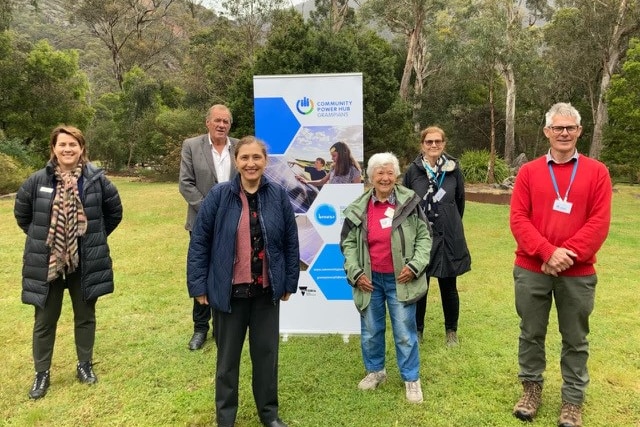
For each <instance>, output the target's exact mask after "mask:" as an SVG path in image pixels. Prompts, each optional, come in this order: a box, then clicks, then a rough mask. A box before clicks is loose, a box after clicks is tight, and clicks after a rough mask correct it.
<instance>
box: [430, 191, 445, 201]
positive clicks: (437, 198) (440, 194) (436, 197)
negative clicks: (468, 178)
mask: <svg viewBox="0 0 640 427" xmlns="http://www.w3.org/2000/svg"><path fill="white" fill-rule="evenodd" d="M445 194H447V192H446V191H444V188H441V189H439V190H438V192H437V193H436V194H434V195H433V201H434V202H439V201H440V200H441V199H442V198H443V197H444V195H445Z"/></svg>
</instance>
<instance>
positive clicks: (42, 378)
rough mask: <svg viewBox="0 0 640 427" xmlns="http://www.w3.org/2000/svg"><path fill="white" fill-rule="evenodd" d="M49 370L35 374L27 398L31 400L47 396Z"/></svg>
mask: <svg viewBox="0 0 640 427" xmlns="http://www.w3.org/2000/svg"><path fill="white" fill-rule="evenodd" d="M49 381H50V380H49V370H48V369H47V370H46V371H42V372H36V378H35V379H34V380H33V385H32V386H31V390H29V397H30V398H31V399H40V398H41V397H44V395H45V394H47V390H49Z"/></svg>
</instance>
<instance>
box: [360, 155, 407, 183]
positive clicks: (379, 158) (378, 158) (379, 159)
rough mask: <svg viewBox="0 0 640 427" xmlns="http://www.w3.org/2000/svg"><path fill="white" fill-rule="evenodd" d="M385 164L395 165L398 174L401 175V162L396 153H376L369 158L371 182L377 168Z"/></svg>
mask: <svg viewBox="0 0 640 427" xmlns="http://www.w3.org/2000/svg"><path fill="white" fill-rule="evenodd" d="M384 166H393V170H394V172H395V173H396V176H398V175H400V163H399V162H398V158H397V157H396V156H395V154H393V153H389V152H387V153H376V154H374V155H373V156H371V157H370V158H369V162H368V163H367V177H368V179H369V182H371V177H372V176H373V173H374V172H375V170H376V169H379V168H381V167H384Z"/></svg>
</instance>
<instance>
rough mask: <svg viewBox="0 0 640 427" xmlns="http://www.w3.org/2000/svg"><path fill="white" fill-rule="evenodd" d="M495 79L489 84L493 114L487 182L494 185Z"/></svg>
mask: <svg viewBox="0 0 640 427" xmlns="http://www.w3.org/2000/svg"><path fill="white" fill-rule="evenodd" d="M493 86H494V85H493V79H491V82H490V83H489V111H490V112H491V136H490V139H491V152H490V154H489V165H488V168H487V182H488V183H489V184H493V183H495V182H496V177H495V172H494V171H495V166H496V107H495V102H494V99H493V91H494V87H493Z"/></svg>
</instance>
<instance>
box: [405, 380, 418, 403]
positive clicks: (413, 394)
mask: <svg viewBox="0 0 640 427" xmlns="http://www.w3.org/2000/svg"><path fill="white" fill-rule="evenodd" d="M404 385H405V387H406V389H407V400H408V401H409V402H411V403H422V387H420V380H416V381H405V383H404Z"/></svg>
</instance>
